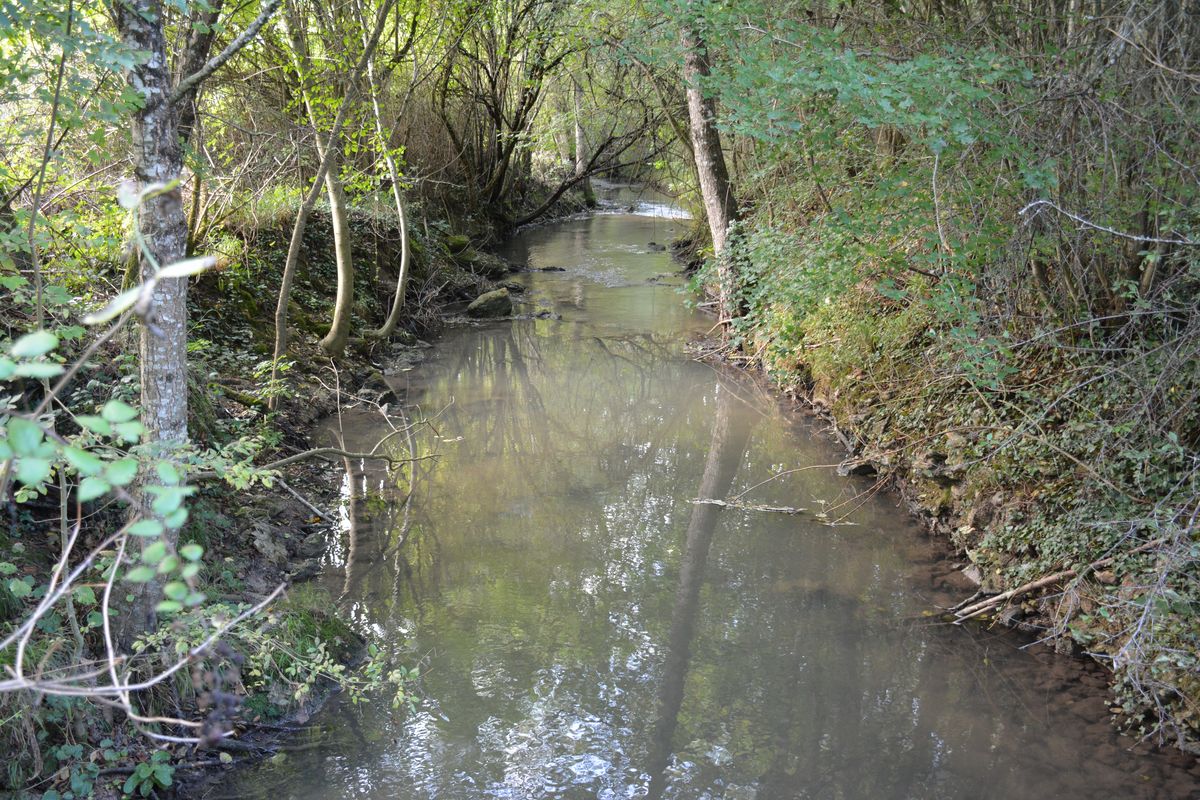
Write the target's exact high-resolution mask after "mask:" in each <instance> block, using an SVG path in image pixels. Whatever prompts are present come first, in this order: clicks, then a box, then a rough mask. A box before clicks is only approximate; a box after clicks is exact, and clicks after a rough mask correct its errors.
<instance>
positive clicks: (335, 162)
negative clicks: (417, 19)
mask: <svg viewBox="0 0 1200 800" xmlns="http://www.w3.org/2000/svg"><path fill="white" fill-rule="evenodd" d="M343 102H346V101H343ZM313 124H314V125H316V119H315V118H314V119H313ZM324 138H325V137H324V135H322V134H321V133H320V131H318V132H317V151H318V153H320V155H321V158H322V159H325V158H326V153H328V158H329V169H328V170H326V172H325V193H326V195H328V197H329V215H330V218H331V221H332V223H333V252H334V257H335V259H336V260H337V297H336V299H335V300H334V303H333V321H332V322H331V323H330V325H329V332H328V333H326V334H325V337H324V338H323V339H321V341H320V345H321V349H322V350H324V351H325V353H326V354H327V355H329V356H330V357H331V358H340V357H341V355H342V351H343V350H345V349H346V342H348V341H349V340H350V312H351V310H352V309H353V308H354V257H353V255H352V253H351V243H350V209H349V208H348V207H347V205H346V190H345V189H344V188H343V186H342V176H341V144H340V142H338V141H336V140H333V141H330V140H326V141H325V142H324V143H322V141H321V140H322V139H324Z"/></svg>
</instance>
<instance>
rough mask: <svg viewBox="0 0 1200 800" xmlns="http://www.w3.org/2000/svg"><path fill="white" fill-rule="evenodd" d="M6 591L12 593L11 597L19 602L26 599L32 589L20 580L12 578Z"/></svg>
mask: <svg viewBox="0 0 1200 800" xmlns="http://www.w3.org/2000/svg"><path fill="white" fill-rule="evenodd" d="M8 591H10V592H12V596H13V597H15V598H17V599H18V600H19V599H21V598H22V597H28V596H29V595H30V594H31V593H32V592H33V589H32V588H31V587H30V586H29V584H28V583H26V582H25V581H23V580H21V579H20V578H13V579H12V580H11V581H9V582H8Z"/></svg>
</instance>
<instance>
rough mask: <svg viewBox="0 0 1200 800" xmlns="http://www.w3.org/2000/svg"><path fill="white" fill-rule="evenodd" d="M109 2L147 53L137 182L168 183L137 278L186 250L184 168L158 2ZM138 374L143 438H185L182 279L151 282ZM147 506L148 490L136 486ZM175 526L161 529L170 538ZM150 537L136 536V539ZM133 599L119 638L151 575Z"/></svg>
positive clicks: (142, 221) (146, 606) (145, 219)
mask: <svg viewBox="0 0 1200 800" xmlns="http://www.w3.org/2000/svg"><path fill="white" fill-rule="evenodd" d="M113 10H114V13H115V16H116V20H117V27H118V29H119V30H120V33H121V39H122V41H123V42H124V43H125V44H126V45H127V46H128V47H130V48H131V49H133V50H140V51H143V52H145V53H148V54H149V56H148V58H147V59H146V61H145V62H144V63H143V64H140V65H139V66H136V67H134V68H133V69H131V70H130V71H129V72H128V74H127V76H126V80H127V82H128V85H129V88H130V90H131V91H133V92H134V93H135V94H136V95H137V96H138V98H139V100H140V103H139V107H138V108H136V109H135V110H134V111H133V117H132V120H131V122H132V138H133V166H134V175H135V176H136V177H137V181H138V185H139V188H140V189H142V188H145V187H147V186H150V185H153V184H162V185H164V186H167V187H169V188H166V189H164V190H162V191H159V192H157V193H156V194H154V196H152V197H149V198H147V199H146V200H145V201H144V202H143V203H142V205H141V208H140V210H139V212H138V229H139V231H140V233H141V236H142V238H143V240H144V241H145V251H144V252H142V254H141V257H140V259H141V278H142V280H143V281H146V280H148V279H150V278H152V277H153V276H154V273H155V272H157V270H158V268H159V267H162V266H166V265H168V264H171V263H173V262H175V261H179V260H181V259H183V258H184V257H185V254H186V252H187V217H186V216H185V214H184V210H183V196H182V192H181V190H180V187H179V185H178V181H179V177H180V173H181V172H182V171H183V150H182V148H181V147H180V145H179V128H178V119H177V117H176V113H175V108H174V106H173V105H172V104H171V71H170V67H169V65H168V63H167V47H166V36H165V35H164V32H163V21H162V7H161V5H160V4H159V2H157V0H125V1H121V2H115V3H114V5H113ZM138 351H139V356H140V362H141V365H140V372H141V382H142V397H141V404H142V409H141V413H142V424H143V425H144V426H145V428H146V433H145V441H147V442H148V443H150V444H151V445H154V446H156V448H157V449H158V450H160V451H161V454H164V455H165V454H169V452H170V450H172V449H173V448H176V447H179V446H181V445H183V444H184V443H185V442H186V441H187V280H186V279H184V278H172V279H168V280H163V281H159V282H158V283H157V284H156V286H155V289H154V294H153V302H152V304H151V309H150V313H149V314H148V315H147V318H146V319H145V320H144V321H143V324H142V327H141V331H140V337H139V347H138ZM138 496H139V500H143V501H145V502H139V505H140V506H142V507H141V508H139V509H136V510H135V511H136V513H143V514H145V513H148V508H146V506H147V505H148V498H145V497H144V495H142V494H141V493H140V492H139V493H138ZM177 536H178V534H177V533H176V532H175V531H167V532H166V533H164V534H163V537H164V539H166V540H167V542H168V545H173V544H174V540H175V539H176V538H177ZM153 541H155V540H154V539H147V538H140V539H138V542H139V543H140V544H141V545H142V547H145V546H148V545H149V544H150V543H152V542H153ZM131 594H132V595H133V600H132V601H131V602H130V604H129V606H128V608H127V609H126V611H125V613H124V614H123V615H122V616H121V622H120V629H119V634H118V635H119V638H120V639H121V641H122V642H123V643H124V644H126V645H128V644H129V643H131V641H132V639H133V638H135V637H136V636H137V635H139V634H141V633H144V632H145V631H149V630H153V629H154V626H155V614H154V606H155V603H156V600H157V598H158V594H159V586H158V583H157V582H156V581H153V580H152V581H149V582H147V583H142V584H133V585H132V586H131Z"/></svg>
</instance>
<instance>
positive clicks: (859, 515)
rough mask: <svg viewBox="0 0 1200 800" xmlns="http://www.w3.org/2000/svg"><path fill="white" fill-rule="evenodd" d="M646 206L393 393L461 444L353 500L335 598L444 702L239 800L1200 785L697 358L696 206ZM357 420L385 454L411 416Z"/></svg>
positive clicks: (744, 385) (908, 528)
mask: <svg viewBox="0 0 1200 800" xmlns="http://www.w3.org/2000/svg"><path fill="white" fill-rule="evenodd" d="M618 196H619V200H620V202H619V204H616V205H610V206H608V207H607V208H606V210H605V211H604V213H598V214H595V215H592V216H588V217H586V218H577V219H571V220H568V221H564V222H560V223H556V224H553V225H549V226H545V227H541V228H537V229H534V230H530V231H527V232H525V233H523V234H521V235H520V236H518V237H517V239H516V240H515V241H514V242H513V243H512V245H511V251H510V252H509V254H508V255H509V256H510V257H511V258H512V259H513V260H515V261H520V262H526V263H528V264H529V266H530V267H532V268H535V269H538V268H548V267H561V268H563V271H561V272H559V271H554V272H550V271H547V272H540V271H533V272H527V273H521V274H519V275H517V276H515V280H517V281H519V282H520V283H522V284H524V285H525V287H527V288H526V291H525V293H524V295H523V301H522V303H521V304H520V305H519V307H518V311H519V312H525V313H527V315H528V317H527V318H525V319H516V320H505V321H497V322H492V323H487V324H473V325H464V326H461V327H456V328H452V329H451V330H450V332H449V333H447V334H446V335H445V336H444V337H443V338H442V339H441V340H440V341H439V342H438V344H437V346H436V347H435V348H433V349H431V350H429V351H428V358H427V359H426V360H425V361H424V363H421V364H419V365H417V366H416V367H414V368H412V369H411V370H409V371H405V372H400V373H399V374H397V375H395V376H394V377H392V378H391V381H392V383H393V384H394V385H395V386H396V388H397V389H398V391H399V393H400V394H401V396H402V398H403V403H404V406H405V410H406V418H407V419H408V420H409V421H410V422H413V421H417V422H418V423H419V424H416V425H415V426H414V427H413V428H412V429H411V431H410V432H409V433H404V432H403V431H402V429H401V428H399V427H397V428H396V430H398V431H401V432H398V433H394V434H393V435H392V436H391V438H390V439H389V440H388V442H387V443H386V444H385V446H387V447H392V448H393V452H395V453H396V454H397V455H398V456H405V455H408V454H409V452H410V449H411V452H414V453H416V454H418V455H421V456H436V458H427V459H425V460H422V461H418V462H416V463H414V464H412V465H411V466H408V467H405V468H404V469H402V470H400V472H399V473H397V474H393V475H392V476H390V477H389V476H388V475H387V474H386V472H384V471H380V470H378V469H377V468H374V467H372V466H371V465H369V464H356V465H351V466H352V467H353V472H352V474H350V475H349V476H348V477H347V478H346V480H345V483H344V485H343V494H344V503H343V507H342V526H341V530H340V531H339V532H338V533H337V535H336V536H335V537H334V539H333V540H332V541H331V546H330V551H329V553H328V555H327V556H326V561H327V564H326V569H325V572H324V574H323V576H322V577H321V578H319V579H318V586H319V587H320V591H324V592H327V593H328V595H329V597H330V602H336V603H340V604H342V605H343V607H344V608H346V609H347V611H348V613H349V614H350V616H351V617H352V618H353V620H354V624H355V625H356V626H357V627H358V628H360V629H361V630H362V631H363V632H364V633H365V634H368V635H369V636H370V637H371V638H372V639H373V640H375V641H377V642H380V643H381V645H382V646H384V647H388V648H392V649H393V650H394V652H395V653H396V656H397V659H398V660H399V662H401V663H405V664H408V665H413V664H418V663H419V664H420V665H421V668H422V677H421V680H420V692H421V695H422V696H421V698H420V699H419V701H418V702H417V707H416V711H415V713H413V712H409V711H406V710H404V709H400V710H396V709H393V708H392V707H391V705H390V704H388V703H387V702H386V701H384V700H373V701H370V702H367V703H364V704H358V705H353V704H351V703H350V702H348V700H347V699H346V698H345V697H341V696H338V697H335V698H333V699H332V700H331V701H330V702H329V703H327V704H326V706H325V707H324V708H323V709H322V710H321V711H320V712H319V713H318V714H317V715H316V716H315V717H314V719H313V720H312V721H311V723H310V724H309V725H308V726H307V727H306V728H305V729H304V730H303V731H302V732H301V733H300V734H299V735H298V736H296V737H295V738H293V739H292V740H291V742H290V745H289V747H287V748H285V750H284V756H282V757H277V758H275V759H273V760H271V761H269V762H266V763H262V764H259V765H257V766H254V767H250V768H247V769H241V770H235V771H233V772H232V773H231V774H230V775H229V776H228V778H227V779H226V780H225V782H224V783H223V784H222V785H220V786H217V787H215V788H214V789H212V791H211V793H210V796H212V797H220V796H224V797H246V798H271V799H272V800H281V799H282V798H404V799H407V798H442V799H443V800H453V799H455V798H543V797H563V798H626V797H628V798H634V797H649V798H660V797H661V798H731V799H733V798H739V799H743V800H745V799H748V798H760V799H765V798H1026V797H1034V796H1036V797H1047V798H1051V797H1053V798H1060V797H1101V796H1107V797H1189V796H1194V794H1195V792H1196V786H1197V784H1196V783H1195V780H1196V779H1195V777H1194V775H1195V774H1196V773H1195V772H1191V773H1189V772H1188V769H1189V767H1188V765H1187V764H1184V765H1183V766H1181V765H1180V762H1179V759H1170V758H1165V757H1162V756H1152V755H1146V754H1143V753H1139V752H1134V751H1133V749H1132V744H1133V741H1132V740H1131V739H1128V738H1122V737H1118V736H1116V735H1115V734H1114V733H1113V731H1112V729H1111V727H1110V725H1109V724H1108V718H1107V711H1106V709H1105V706H1104V702H1103V694H1102V692H1101V691H1100V689H1099V686H1100V685H1101V684H1102V677H1101V676H1099V675H1098V674H1095V673H1093V672H1089V671H1087V670H1086V669H1082V668H1080V667H1078V666H1077V665H1070V666H1069V667H1068V666H1066V665H1065V664H1064V659H1062V658H1061V657H1056V656H1054V655H1053V654H1052V653H1049V652H1048V651H1044V650H1037V649H1034V650H1030V649H1024V648H1022V645H1024V644H1026V640H1023V639H1020V638H1018V637H1016V636H1015V635H1013V634H1010V633H1008V632H998V631H989V630H985V629H982V628H977V629H964V628H959V627H954V626H947V625H943V624H940V623H939V622H938V621H937V619H936V617H930V616H929V615H928V610H929V609H931V608H933V607H934V605H936V604H938V603H942V604H947V605H948V604H950V603H952V602H954V600H956V599H958V598H959V597H960V596H961V595H956V594H954V593H953V592H951V591H949V590H948V589H947V586H946V585H945V583H944V581H943V579H942V578H941V577H940V576H942V575H943V574H944V573H947V572H949V571H950V569H951V566H950V565H947V563H946V562H945V560H944V559H943V558H942V557H941V555H939V551H938V548H937V547H936V546H935V545H934V544H932V543H930V542H929V541H927V540H926V539H925V538H924V536H923V535H922V534H921V533H920V532H919V531H918V530H917V528H916V527H915V526H914V524H913V523H912V522H911V520H910V519H909V517H908V516H907V514H906V513H905V511H904V510H903V509H901V508H900V507H898V502H897V499H896V498H895V497H892V496H890V495H888V494H886V493H877V492H873V490H872V484H871V482H870V480H867V479H861V478H860V479H853V478H852V479H846V478H839V477H837V476H836V475H835V473H834V471H833V470H832V469H829V468H826V467H822V466H821V465H829V464H834V463H836V462H837V461H839V460H840V458H841V457H842V456H841V454H840V453H839V451H838V450H837V449H836V448H835V447H834V446H833V445H832V444H831V443H830V442H828V441H827V440H826V439H825V438H824V437H823V436H822V435H821V433H820V431H819V430H818V426H816V425H815V424H814V423H811V422H806V421H804V420H803V419H802V418H800V417H798V416H797V415H796V414H795V413H793V412H789V411H787V410H785V409H782V408H780V406H779V405H778V404H777V402H776V401H775V400H773V399H772V398H771V396H770V395H769V393H767V392H765V391H764V390H763V389H762V388H761V387H760V386H759V385H758V384H757V383H756V382H755V381H754V380H751V379H748V378H745V377H739V376H736V375H732V374H727V373H725V372H723V371H721V370H719V369H715V368H713V367H710V366H707V365H705V364H703V363H699V362H697V361H695V360H693V359H692V358H690V357H689V354H688V352H687V350H686V346H685V345H686V342H687V340H688V338H689V336H695V335H699V334H703V333H704V332H705V331H706V330H707V329H708V328H709V327H710V326H711V325H712V320H711V318H709V317H706V316H704V315H702V314H701V313H699V312H697V311H694V310H691V309H689V308H688V307H687V306H686V302H685V301H686V295H684V294H683V293H681V292H680V290H679V289H680V286H681V279H680V278H679V277H678V276H677V275H676V274H675V273H676V270H677V265H675V264H673V263H672V262H671V261H670V259H669V257H668V255H667V254H666V253H663V252H661V251H660V250H659V249H658V248H657V246H651V245H650V243H651V242H668V241H670V240H671V238H672V237H673V236H674V235H675V234H676V233H677V230H676V229H677V228H681V227H682V225H683V224H684V223H682V222H680V220H679V219H678V214H677V213H675V212H674V211H673V210H672V209H671V208H670V207H669V206H666V205H663V204H660V203H655V202H648V201H645V200H641V201H639V200H638V199H637V198H633V197H630V196H629V195H628V190H626V194H622V195H618ZM537 311H549V312H551V313H552V315H561V318H554V317H553V316H552V317H551V318H542V319H539V318H536V317H535V316H534V313H535V312H537ZM336 424H337V426H339V427H340V430H341V435H342V436H343V438H344V440H345V442H346V445H347V447H349V448H350V449H352V450H361V449H370V447H372V446H374V445H375V443H376V442H378V441H379V440H380V439H381V438H382V437H384V436H385V435H388V434H389V433H392V431H393V428H392V426H393V425H394V426H400V425H401V424H402V420H401V419H398V418H393V419H392V420H391V421H390V422H389V421H387V420H385V419H384V418H383V417H381V416H380V414H379V413H378V412H376V411H372V412H370V413H368V412H366V411H363V410H348V411H346V412H345V413H343V414H342V415H341V419H340V421H338V422H337V423H336ZM729 498H737V499H738V501H739V502H740V503H742V504H743V506H745V505H749V506H750V507H720V506H717V505H713V504H705V503H696V502H694V501H695V500H697V499H718V500H722V499H729ZM763 506H779V507H792V508H795V507H800V508H803V509H805V511H803V512H802V513H798V514H784V513H780V512H778V511H771V510H764V509H763V508H762V507H763ZM831 523H836V524H831ZM310 591H312V590H310ZM1192 769H1193V770H1194V768H1192Z"/></svg>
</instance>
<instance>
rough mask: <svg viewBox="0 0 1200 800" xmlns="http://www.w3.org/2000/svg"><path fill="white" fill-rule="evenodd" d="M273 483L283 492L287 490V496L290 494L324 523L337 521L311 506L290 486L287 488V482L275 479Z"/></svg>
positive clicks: (306, 499) (330, 515)
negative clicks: (281, 488) (280, 487)
mask: <svg viewBox="0 0 1200 800" xmlns="http://www.w3.org/2000/svg"><path fill="white" fill-rule="evenodd" d="M275 482H276V483H278V484H279V485H280V486H282V487H283V488H284V489H285V490H287V492H288V494H290V495H291V496H292V497H294V498H296V499H297V500H299V501H300V502H301V503H302V504H303V505H304V507H305V508H307V509H308V510H309V511H311V512H313V513H314V514H316V515H317V516H318V517H320V518H321V519H323V520H325V521H326V522H336V521H337V520H336V517H334V516H333V515H332V514H329V513H327V512H325V511H322V510H321V509H319V508H317V507H316V506H315V505H313V504H312V503H311V502H310V501H309V500H308V498H306V497H305V496H304V495H302V494H300V493H299V492H297V491H296V490H295V489H293V488H292V487H291V486H288V484H287V481H285V480H283V479H282V478H276V479H275Z"/></svg>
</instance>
